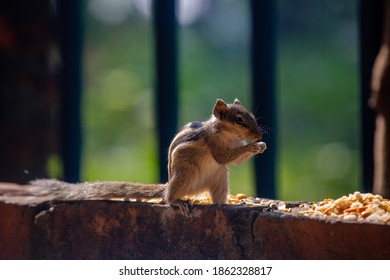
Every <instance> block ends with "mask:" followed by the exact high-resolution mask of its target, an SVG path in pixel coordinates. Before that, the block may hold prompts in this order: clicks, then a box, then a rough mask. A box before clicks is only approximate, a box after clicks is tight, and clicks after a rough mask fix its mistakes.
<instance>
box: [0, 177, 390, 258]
mask: <svg viewBox="0 0 390 280" xmlns="http://www.w3.org/2000/svg"><path fill="white" fill-rule="evenodd" d="M22 188H23V186H19V185H15V184H0V259H390V225H382V224H373V223H362V222H343V221H335V220H316V219H311V218H307V217H302V216H301V217H297V216H294V215H291V214H287V213H279V212H274V211H272V210H271V209H269V208H267V207H246V206H230V205H226V206H220V207H218V206H215V205H198V206H195V208H194V210H193V212H192V213H191V215H190V216H189V217H183V216H182V215H181V214H180V212H178V211H175V210H174V209H172V208H171V207H167V206H165V205H157V204H156V205H153V204H148V203H135V202H125V201H110V200H84V201H58V200H55V198H53V197H39V198H37V197H34V196H25V195H20V190H21V189H22Z"/></svg>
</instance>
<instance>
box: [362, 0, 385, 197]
mask: <svg viewBox="0 0 390 280" xmlns="http://www.w3.org/2000/svg"><path fill="white" fill-rule="evenodd" d="M383 9H384V5H383V1H382V0H379V1H378V0H374V1H368V0H360V1H359V35H360V38H359V39H360V40H359V47H360V54H359V55H360V114H361V117H360V122H361V130H360V131H361V139H362V140H361V141H362V142H361V171H362V172H361V173H362V184H363V190H364V191H365V192H372V188H373V178H374V148H373V147H374V132H375V112H374V111H373V110H372V109H371V108H370V107H369V104H368V100H369V98H370V95H371V72H372V67H373V65H374V62H375V58H376V55H377V54H378V51H379V48H380V44H381V38H382V31H383V27H382V26H383V24H382V22H383Z"/></svg>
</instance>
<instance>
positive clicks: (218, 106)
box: [213, 99, 228, 120]
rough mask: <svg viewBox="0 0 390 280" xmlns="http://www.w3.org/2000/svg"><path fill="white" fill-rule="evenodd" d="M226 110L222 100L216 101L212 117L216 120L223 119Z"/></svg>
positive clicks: (226, 106) (226, 107)
mask: <svg viewBox="0 0 390 280" xmlns="http://www.w3.org/2000/svg"><path fill="white" fill-rule="evenodd" d="M227 109H228V105H227V104H226V103H225V102H224V101H223V100H222V99H217V102H216V103H215V105H214V108H213V115H214V117H216V118H217V119H219V120H220V119H223V117H224V115H225V112H226V110H227Z"/></svg>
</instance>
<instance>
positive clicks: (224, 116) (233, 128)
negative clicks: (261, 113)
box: [213, 98, 262, 141]
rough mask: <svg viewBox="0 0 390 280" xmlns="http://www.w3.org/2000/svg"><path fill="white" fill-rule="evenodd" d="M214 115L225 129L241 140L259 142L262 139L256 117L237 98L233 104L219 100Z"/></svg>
mask: <svg viewBox="0 0 390 280" xmlns="http://www.w3.org/2000/svg"><path fill="white" fill-rule="evenodd" d="M213 115H214V117H215V118H216V119H217V121H218V122H219V123H220V125H221V126H222V127H223V129H225V130H227V131H228V132H230V133H232V134H234V135H237V136H238V137H239V138H241V140H246V141H258V140H260V139H261V138H262V132H261V129H260V128H259V126H258V124H257V121H256V118H255V116H254V115H253V114H252V113H251V112H249V111H248V110H247V109H245V108H244V106H242V105H241V102H240V101H239V100H238V99H237V98H236V99H235V100H234V102H233V103H232V104H226V103H225V102H224V101H223V100H222V99H217V102H216V103H215V105H214V108H213Z"/></svg>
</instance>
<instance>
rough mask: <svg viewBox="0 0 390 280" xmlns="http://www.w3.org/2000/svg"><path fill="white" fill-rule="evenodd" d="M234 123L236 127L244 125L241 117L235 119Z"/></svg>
mask: <svg viewBox="0 0 390 280" xmlns="http://www.w3.org/2000/svg"><path fill="white" fill-rule="evenodd" d="M234 122H235V123H236V124H238V125H243V124H244V120H243V119H242V118H241V117H237V118H236V119H235V120H234Z"/></svg>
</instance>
